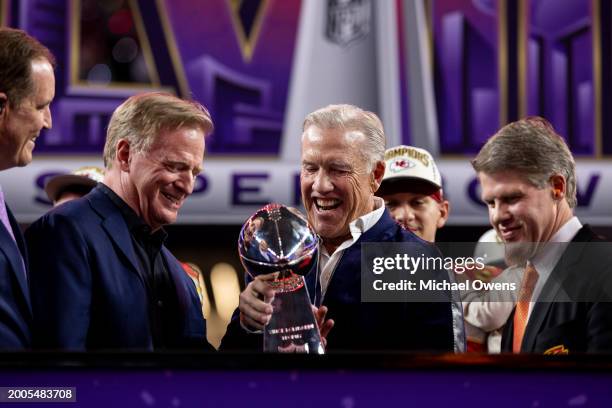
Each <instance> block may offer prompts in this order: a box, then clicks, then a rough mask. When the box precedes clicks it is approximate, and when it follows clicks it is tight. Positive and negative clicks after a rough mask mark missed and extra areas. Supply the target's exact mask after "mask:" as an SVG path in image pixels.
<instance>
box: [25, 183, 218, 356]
mask: <svg viewBox="0 0 612 408" xmlns="http://www.w3.org/2000/svg"><path fill="white" fill-rule="evenodd" d="M26 240H27V242H28V246H29V250H30V253H32V254H35V255H34V256H33V257H32V262H31V279H30V281H31V289H32V305H33V310H34V345H35V346H36V347H38V348H45V349H49V348H51V349H53V348H61V349H70V350H94V349H138V350H143V349H144V350H152V349H153V339H152V335H151V328H150V327H149V326H150V324H149V319H148V305H149V303H148V300H149V299H148V294H147V289H146V286H145V281H144V278H143V276H142V275H141V273H142V271H140V270H139V267H138V265H139V263H138V260H137V256H136V253H135V251H134V247H133V243H132V238H131V235H130V232H129V230H128V227H127V225H126V223H125V220H124V218H123V216H122V214H121V212H120V211H119V209H118V208H117V207H116V206H115V205H114V204H113V202H112V201H111V200H110V199H109V197H108V196H106V194H104V192H103V191H102V190H101V189H99V188H95V189H94V190H93V191H92V192H91V193H89V194H88V195H87V196H85V197H84V198H81V199H78V200H74V201H71V202H68V203H66V204H65V205H62V206H60V207H58V208H55V209H53V210H52V211H50V212H49V213H47V214H46V215H44V216H43V217H41V218H40V219H39V220H38V221H36V222H35V223H34V224H32V225H31V226H30V228H28V230H27V231H26ZM162 257H163V259H164V261H165V263H166V265H167V267H168V270H169V272H170V275H171V277H172V281H173V283H174V287H175V290H176V297H177V304H178V314H177V316H176V319H173V323H174V324H173V325H171V326H165V327H164V330H165V333H164V338H165V339H167V341H166V346H167V347H168V348H185V347H199V348H202V347H204V348H209V347H210V346H209V344H208V342H206V337H205V336H206V325H205V321H204V318H203V317H202V312H201V306H200V301H199V299H198V296H197V293H196V289H195V286H194V284H193V282H192V281H191V280H190V279H189V277H188V276H187V275H186V274H185V272H184V271H183V269H182V267H181V265H180V264H179V263H178V261H177V260H176V258H174V256H172V254H171V253H170V252H169V251H168V250H167V249H166V248H165V247H162Z"/></svg>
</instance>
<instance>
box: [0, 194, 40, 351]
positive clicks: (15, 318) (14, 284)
mask: <svg viewBox="0 0 612 408" xmlns="http://www.w3.org/2000/svg"><path fill="white" fill-rule="evenodd" d="M6 210H7V213H8V217H9V221H10V223H11V228H12V230H13V235H14V236H15V240H16V241H17V244H15V241H13V238H12V237H11V236H10V234H9V232H8V231H7V230H6V228H5V227H4V224H3V223H2V222H0V349H10V350H17V349H24V348H28V347H30V345H31V342H32V340H31V325H32V307H31V305H30V293H29V290H28V282H27V278H26V271H24V269H23V268H24V266H25V267H26V269H27V263H28V257H27V251H26V247H25V243H24V240H23V235H22V234H21V230H20V229H19V225H18V224H17V221H16V220H15V218H14V217H13V214H12V213H11V211H10V210H9V208H8V206H7V207H6ZM22 259H23V262H22V261H21V260H22Z"/></svg>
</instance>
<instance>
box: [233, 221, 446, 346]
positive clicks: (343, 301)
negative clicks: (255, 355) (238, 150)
mask: <svg viewBox="0 0 612 408" xmlns="http://www.w3.org/2000/svg"><path fill="white" fill-rule="evenodd" d="M366 242H414V243H416V244H417V245H420V246H421V247H422V252H424V253H426V254H434V253H436V254H437V253H438V252H437V249H436V247H435V246H433V245H431V244H429V243H426V242H425V241H423V240H421V239H420V238H418V237H417V236H416V235H415V234H413V233H412V232H410V231H407V230H405V229H403V228H402V227H401V226H399V225H398V224H397V223H396V222H395V221H393V219H392V218H391V216H390V214H389V212H388V210H385V212H384V214H383V216H382V217H381V218H380V220H379V221H378V222H377V223H376V224H375V225H374V226H373V227H372V228H370V229H369V230H368V231H366V232H365V233H364V234H362V235H361V237H360V238H359V240H357V242H355V244H353V245H352V246H350V247H349V248H347V249H346V250H345V251H344V253H343V254H342V257H341V259H340V261H339V263H338V265H337V266H336V269H335V271H334V274H333V276H332V278H331V281H330V283H329V286H328V288H327V293H326V294H325V297H324V298H323V299H322V300H321V295H320V293H321V288H320V283H319V279H318V273H317V271H316V268H315V267H313V270H312V271H310V273H309V274H308V275H307V276H306V284H307V287H308V293H309V295H310V298H311V299H310V300H311V302H312V303H313V304H315V305H316V306H320V305H325V306H327V307H328V310H329V311H328V314H327V317H328V318H331V319H334V321H335V326H334V327H333V329H331V331H330V333H329V335H328V337H327V344H328V349H329V350H330V351H334V350H336V351H337V350H370V351H393V350H395V351H427V350H429V351H443V352H453V351H454V347H455V333H454V331H453V314H452V310H451V305H450V303H449V302H439V303H422V302H394V303H383V302H362V301H361V280H362V274H364V273H369V272H368V271H362V270H361V244H362V243H366ZM435 277H436V278H437V279H438V280H448V275H447V274H446V272H445V271H437V272H436V276H435ZM239 316H240V313H239V311H238V310H236V311H235V312H234V316H233V317H232V321H231V322H230V324H229V326H228V329H227V333H226V335H225V336H224V338H223V341H222V343H221V349H224V350H232V349H259V350H261V349H262V340H261V337H262V336H261V335H256V334H251V333H246V332H245V330H244V329H242V327H240V318H239Z"/></svg>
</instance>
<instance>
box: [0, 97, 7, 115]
mask: <svg viewBox="0 0 612 408" xmlns="http://www.w3.org/2000/svg"><path fill="white" fill-rule="evenodd" d="M7 104H8V96H6V94H5V93H4V92H0V115H2V113H3V112H4V110H5V109H6V105H7Z"/></svg>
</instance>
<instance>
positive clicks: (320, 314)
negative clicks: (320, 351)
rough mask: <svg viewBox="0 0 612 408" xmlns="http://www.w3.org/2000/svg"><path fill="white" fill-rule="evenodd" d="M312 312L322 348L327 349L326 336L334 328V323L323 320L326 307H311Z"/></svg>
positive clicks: (330, 320)
mask: <svg viewBox="0 0 612 408" xmlns="http://www.w3.org/2000/svg"><path fill="white" fill-rule="evenodd" d="M312 312H313V313H314V315H315V319H316V320H317V325H318V326H319V332H320V333H321V341H322V342H323V347H325V348H327V335H328V334H329V331H330V330H331V329H332V327H334V321H333V320H332V319H327V320H325V316H326V315H327V306H321V307H319V308H316V307H315V306H312Z"/></svg>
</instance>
